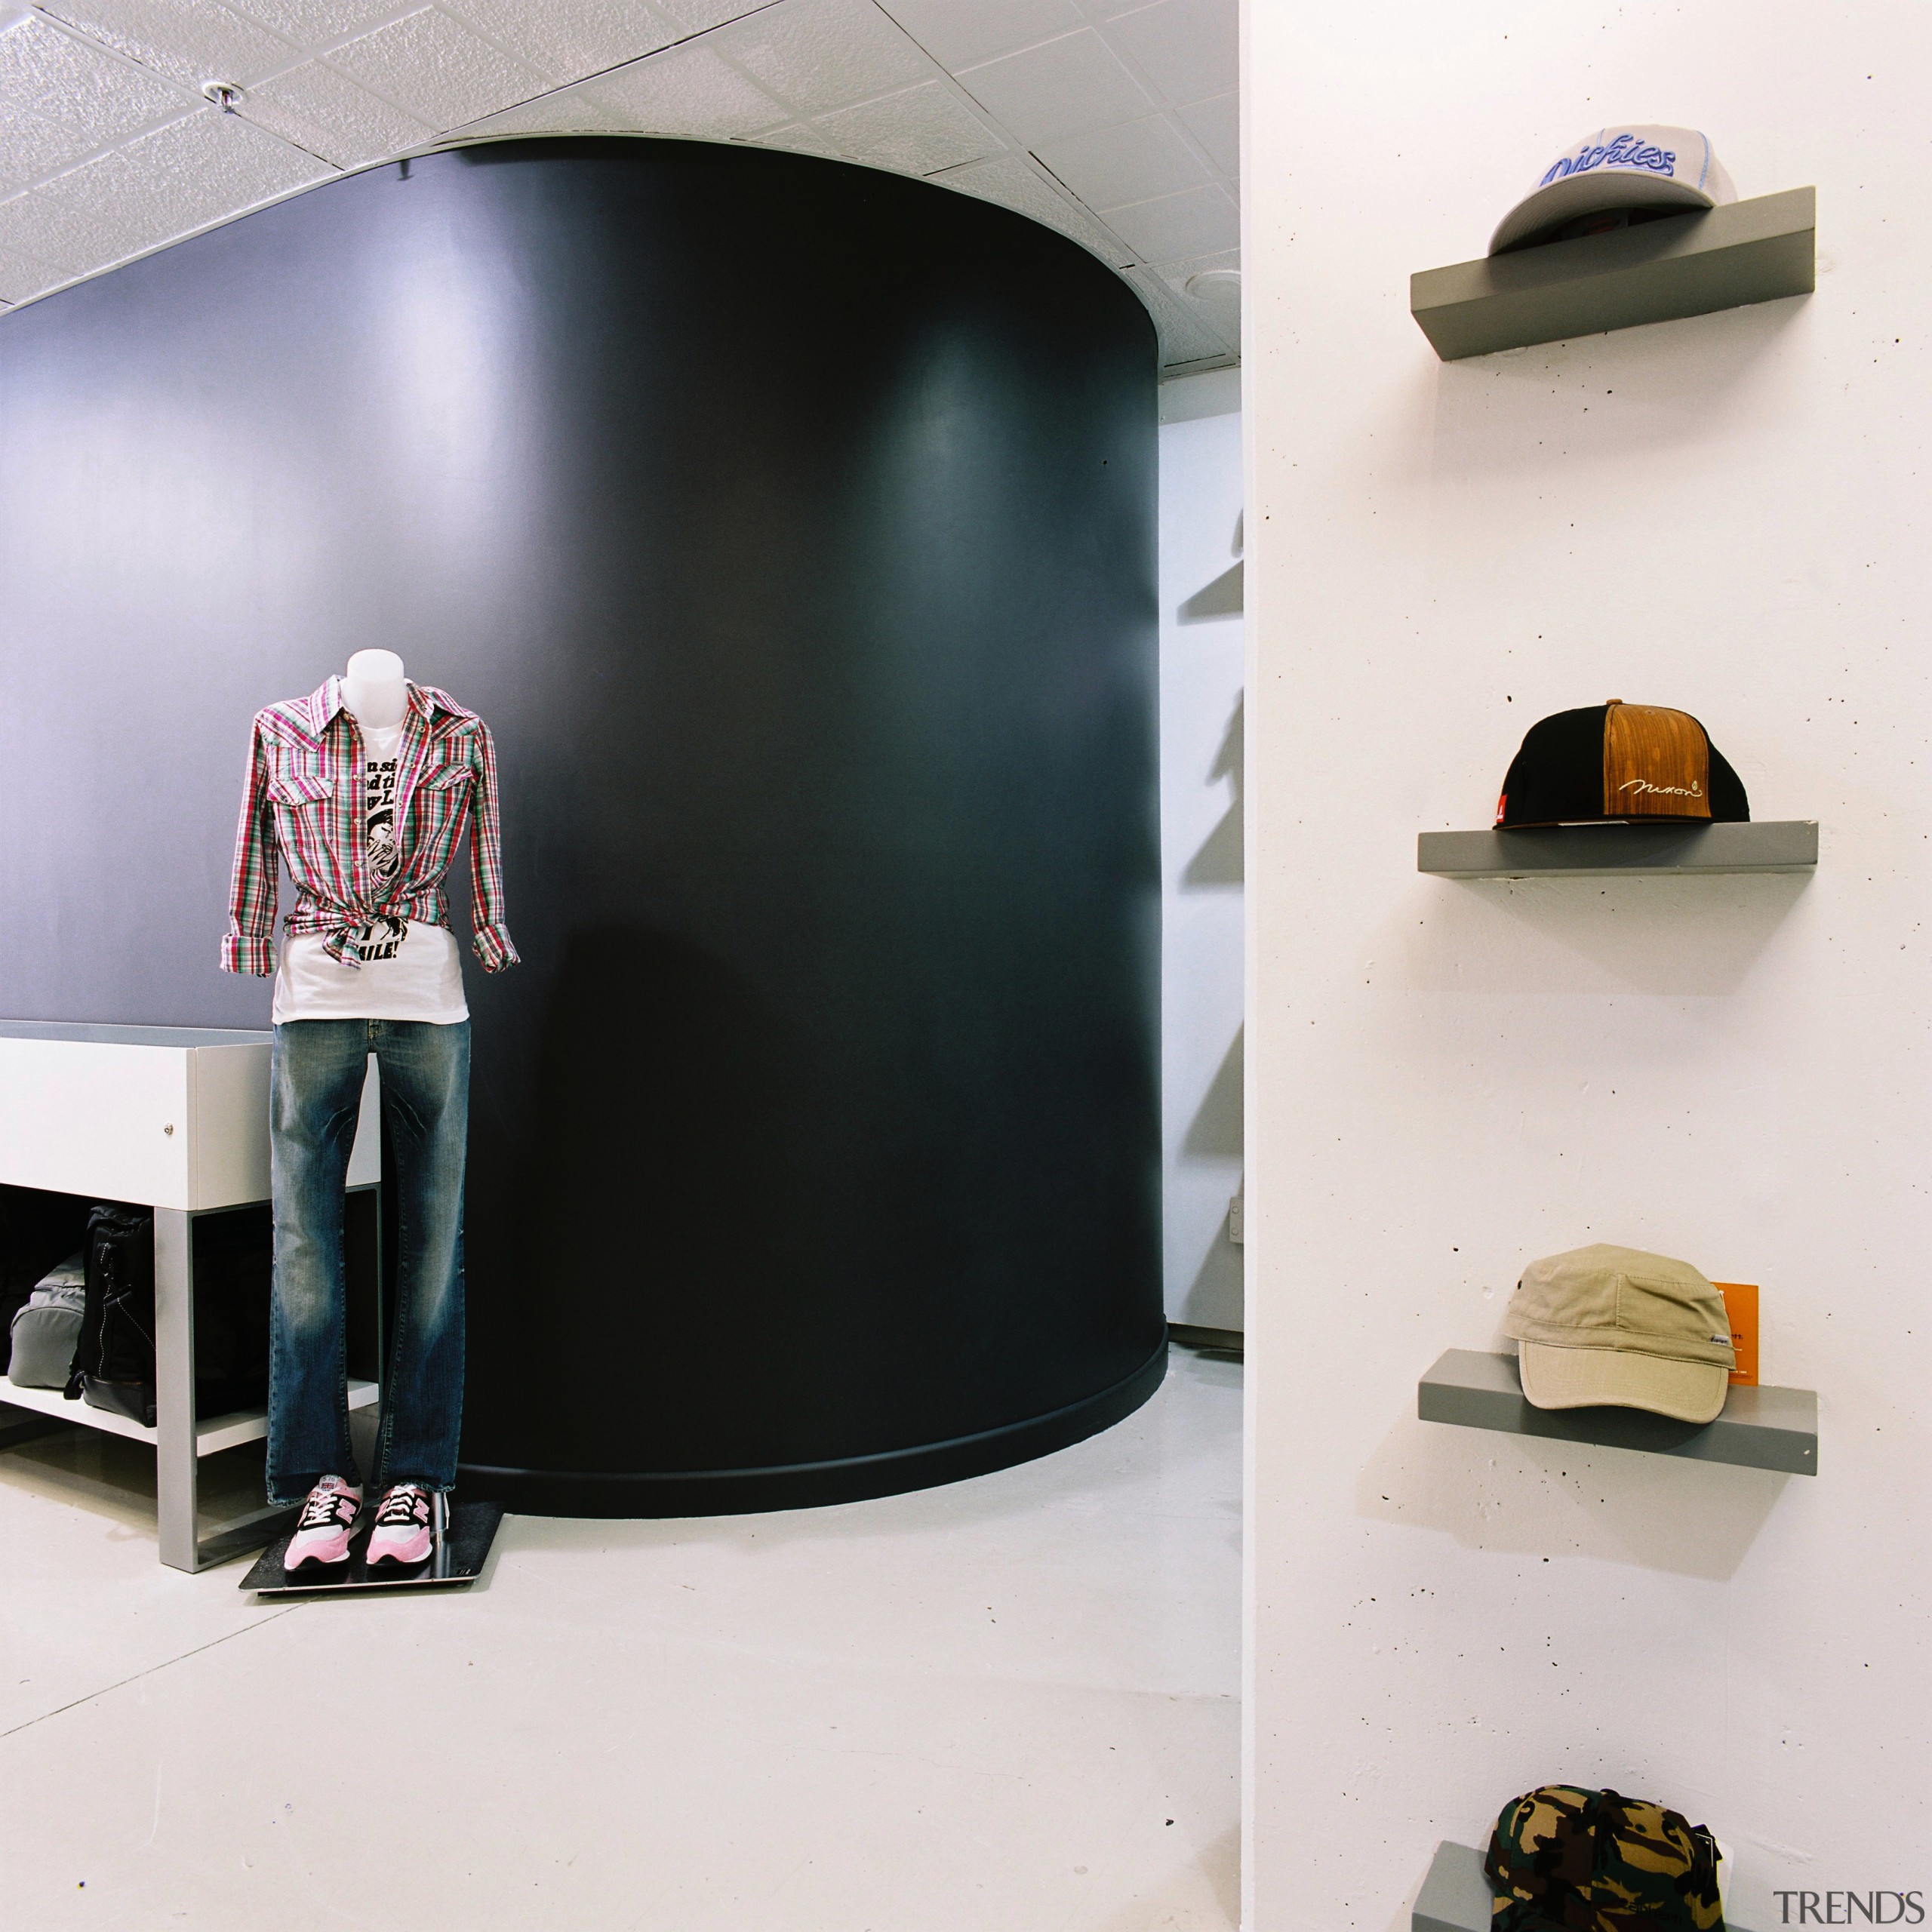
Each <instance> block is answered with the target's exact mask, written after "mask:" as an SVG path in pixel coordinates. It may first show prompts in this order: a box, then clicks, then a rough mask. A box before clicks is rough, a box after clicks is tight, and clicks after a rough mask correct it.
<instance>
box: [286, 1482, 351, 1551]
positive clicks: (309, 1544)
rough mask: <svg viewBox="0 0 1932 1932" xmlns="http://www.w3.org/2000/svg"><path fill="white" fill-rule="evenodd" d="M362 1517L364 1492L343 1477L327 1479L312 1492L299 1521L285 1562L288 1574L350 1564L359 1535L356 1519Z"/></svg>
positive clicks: (319, 1483)
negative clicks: (312, 1568) (350, 1557)
mask: <svg viewBox="0 0 1932 1932" xmlns="http://www.w3.org/2000/svg"><path fill="white" fill-rule="evenodd" d="M361 1513H362V1492H361V1490H360V1489H358V1488H357V1487H355V1486H354V1485H353V1484H350V1483H346V1482H344V1481H343V1479H342V1478H341V1477H340V1476H325V1477H323V1478H322V1479H321V1481H320V1482H318V1484H316V1485H315V1487H314V1488H313V1489H312V1490H310V1491H309V1500H308V1501H307V1502H306V1503H303V1506H302V1514H301V1515H300V1517H299V1518H297V1521H296V1524H295V1534H294V1536H292V1537H290V1538H289V1540H288V1549H287V1551H286V1552H285V1553H284V1555H283V1557H282V1559H281V1567H282V1568H283V1570H284V1571H290V1570H306V1569H309V1568H310V1567H315V1568H318V1569H320V1568H322V1567H325V1566H327V1565H328V1564H336V1563H346V1562H347V1561H349V1543H350V1541H351V1540H352V1538H353V1537H354V1536H355V1519H356V1518H357V1517H358V1515H361Z"/></svg>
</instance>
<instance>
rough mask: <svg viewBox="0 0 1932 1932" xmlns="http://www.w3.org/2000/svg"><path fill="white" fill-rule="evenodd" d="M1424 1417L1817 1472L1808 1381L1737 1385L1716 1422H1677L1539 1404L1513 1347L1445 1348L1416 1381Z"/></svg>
mask: <svg viewBox="0 0 1932 1932" xmlns="http://www.w3.org/2000/svg"><path fill="white" fill-rule="evenodd" d="M1416 1414H1417V1415H1418V1416H1419V1417H1421V1419H1422V1420H1423V1421H1424V1422H1445V1423H1454V1424H1455V1425H1456V1426H1458V1427H1460V1428H1463V1429H1500V1431H1502V1432H1503V1433H1504V1434H1505V1435H1537V1436H1543V1437H1545V1438H1549V1439H1550V1440H1552V1441H1558V1442H1584V1443H1591V1444H1595V1445H1596V1446H1597V1447H1600V1448H1604V1449H1641V1450H1642V1451H1644V1452H1645V1453H1647V1454H1650V1455H1653V1456H1687V1457H1690V1458H1692V1459H1693V1460H1695V1461H1697V1462H1701V1463H1735V1464H1737V1466H1740V1467H1741V1468H1743V1469H1775V1470H1777V1472H1779V1473H1780V1475H1793V1476H1815V1475H1817V1473H1818V1398H1817V1395H1816V1394H1815V1393H1814V1392H1813V1391H1812V1390H1810V1389H1771V1388H1763V1387H1755V1386H1750V1385H1748V1384H1744V1383H1740V1384H1738V1385H1737V1386H1735V1387H1734V1388H1733V1389H1731V1391H1730V1394H1729V1395H1728V1396H1727V1398H1725V1401H1724V1410H1723V1413H1722V1414H1720V1415H1719V1416H1718V1419H1717V1420H1716V1421H1715V1422H1712V1423H1703V1424H1701V1425H1700V1424H1698V1423H1688V1422H1673V1421H1672V1420H1671V1419H1670V1417H1668V1416H1654V1415H1652V1414H1650V1413H1649V1412H1648V1411H1647V1410H1644V1409H1617V1408H1608V1407H1604V1408H1589V1409H1540V1408H1537V1407H1536V1406H1535V1405H1534V1404H1533V1403H1532V1402H1531V1401H1530V1400H1529V1398H1527V1396H1526V1395H1524V1393H1523V1384H1522V1382H1521V1379H1520V1378H1519V1377H1518V1374H1517V1372H1516V1358H1515V1356H1514V1355H1487V1354H1483V1353H1481V1352H1478V1351H1476V1350H1475V1349H1446V1350H1445V1351H1444V1352H1443V1354H1442V1355H1441V1358H1439V1359H1438V1361H1437V1362H1436V1364H1435V1367H1433V1368H1432V1369H1431V1370H1430V1371H1429V1373H1428V1374H1426V1375H1425V1376H1424V1377H1423V1379H1422V1380H1421V1382H1420V1383H1419V1384H1418V1385H1417V1389H1416Z"/></svg>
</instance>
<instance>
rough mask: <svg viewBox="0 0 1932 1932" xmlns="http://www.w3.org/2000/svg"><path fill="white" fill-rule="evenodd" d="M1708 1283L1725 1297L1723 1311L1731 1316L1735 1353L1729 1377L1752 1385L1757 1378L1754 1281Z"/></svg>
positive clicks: (1756, 1306)
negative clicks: (1733, 1365)
mask: <svg viewBox="0 0 1932 1932" xmlns="http://www.w3.org/2000/svg"><path fill="white" fill-rule="evenodd" d="M1711 1286H1712V1287H1714V1288H1715V1289H1716V1290H1717V1291H1718V1294H1721V1295H1722V1296H1723V1297H1724V1312H1725V1314H1726V1315H1728V1316H1729V1317H1730V1346H1731V1347H1732V1349H1733V1350H1734V1352H1736V1354H1737V1367H1735V1368H1734V1369H1733V1370H1732V1371H1730V1379H1731V1380H1732V1381H1734V1382H1740V1383H1749V1384H1752V1386H1755V1384H1756V1383H1757V1380H1758V1286H1757V1284H1756V1283H1755V1281H1713V1282H1712V1284H1711Z"/></svg>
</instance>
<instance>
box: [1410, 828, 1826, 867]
mask: <svg viewBox="0 0 1932 1932" xmlns="http://www.w3.org/2000/svg"><path fill="white" fill-rule="evenodd" d="M1817 863H1818V821H1817V820H1816V819H1814V818H1788V819H1771V820H1767V821H1764V822H1763V823H1758V824H1746V825H1684V824H1661V825H1660V824H1651V825H1550V826H1538V827H1537V828H1536V829H1534V830H1532V831H1526V832H1419V833H1417V836H1416V870H1417V872H1432V873H1433V874H1435V876H1436V877H1438V878H1588V877H1592V876H1594V875H1596V874H1598V873H1603V872H1621V873H1623V874H1624V875H1626V876H1627V877H1631V878H1648V877H1654V876H1657V875H1663V874H1668V873H1672V872H1682V873H1691V872H1810V871H1811V870H1812V869H1814V867H1815V866H1817Z"/></svg>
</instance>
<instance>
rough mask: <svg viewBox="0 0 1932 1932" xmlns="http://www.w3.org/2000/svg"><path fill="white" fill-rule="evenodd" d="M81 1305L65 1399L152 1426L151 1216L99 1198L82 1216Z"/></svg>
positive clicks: (152, 1270)
mask: <svg viewBox="0 0 1932 1932" xmlns="http://www.w3.org/2000/svg"><path fill="white" fill-rule="evenodd" d="M82 1254H83V1256H84V1257H85V1260H86V1263H87V1278H88V1296H87V1306H86V1308H85V1311H84V1312H82V1316H81V1343H80V1346H79V1347H78V1349H75V1352H74V1367H73V1372H72V1374H70V1375H69V1377H68V1379H67V1391H66V1392H67V1395H68V1398H69V1400H71V1399H72V1398H73V1397H75V1396H76V1395H79V1396H82V1397H83V1398H85V1400H86V1401H87V1404H88V1407H90V1408H96V1409H105V1410H106V1411H108V1412H109V1414H113V1415H118V1416H125V1417H128V1420H130V1421H131V1422H137V1423H143V1425H145V1426H146V1427H147V1428H149V1429H152V1428H153V1426H154V1216H153V1214H152V1213H151V1212H150V1211H149V1210H148V1209H146V1208H145V1207H115V1206H112V1205H110V1204H106V1203H103V1204H101V1205H100V1206H98V1207H96V1208H95V1209H94V1211H93V1212H92V1213H91V1214H89V1215H88V1231H87V1241H86V1243H85V1246H84V1247H83V1248H82Z"/></svg>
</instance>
